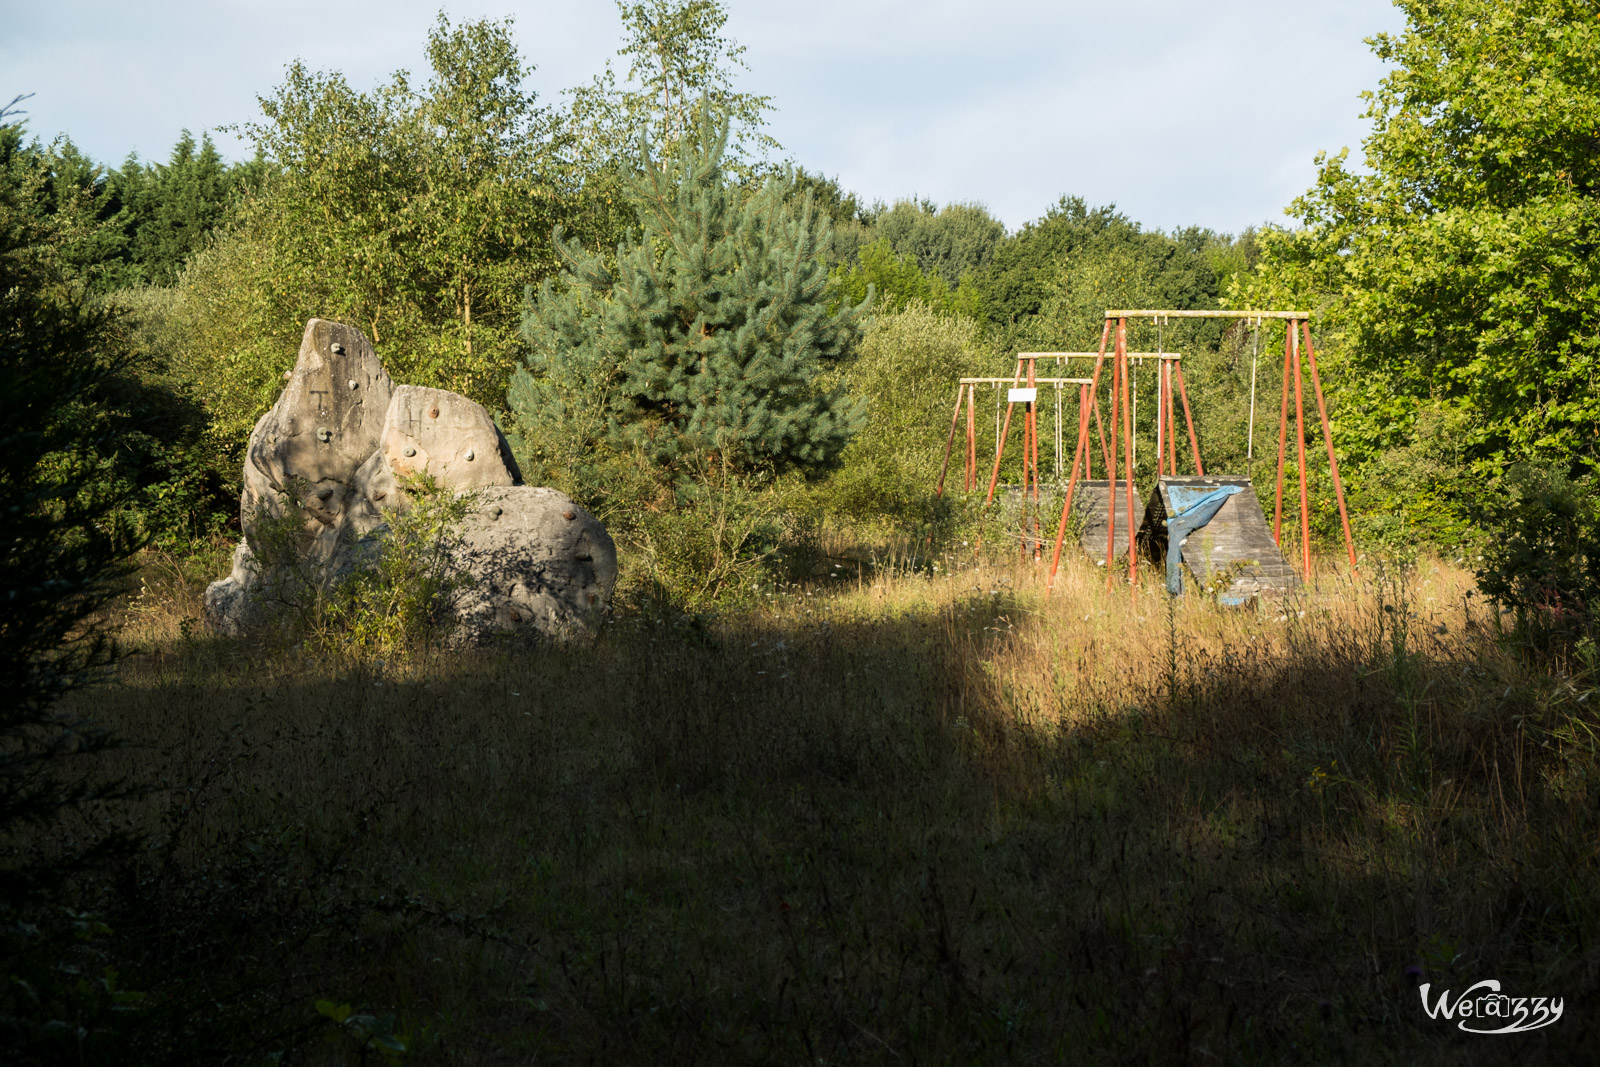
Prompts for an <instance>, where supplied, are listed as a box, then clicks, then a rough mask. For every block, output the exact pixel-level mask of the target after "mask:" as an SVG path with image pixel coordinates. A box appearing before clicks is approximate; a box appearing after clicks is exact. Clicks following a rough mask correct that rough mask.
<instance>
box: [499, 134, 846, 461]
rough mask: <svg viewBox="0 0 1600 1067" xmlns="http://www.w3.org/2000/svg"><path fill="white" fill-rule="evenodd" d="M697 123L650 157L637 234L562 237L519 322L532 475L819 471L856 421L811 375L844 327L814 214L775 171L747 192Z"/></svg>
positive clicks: (517, 392)
mask: <svg viewBox="0 0 1600 1067" xmlns="http://www.w3.org/2000/svg"><path fill="white" fill-rule="evenodd" d="M726 136H727V134H726V129H725V128H723V129H721V130H718V129H716V128H714V127H712V126H711V125H710V124H709V122H707V123H703V124H702V125H701V127H700V129H699V132H698V137H697V138H696V139H695V140H693V141H684V142H682V143H681V144H680V148H679V152H678V154H677V156H676V158H675V159H674V160H673V161H672V162H671V164H670V165H667V166H663V165H658V164H657V163H656V162H655V161H654V160H652V159H651V158H650V157H649V156H648V155H646V156H645V157H644V161H643V162H644V165H643V168H642V169H641V170H640V171H639V172H638V174H637V175H636V176H635V177H634V179H633V181H632V182H631V188H630V193H631V195H632V197H633V204H634V207H635V210H636V211H637V213H638V216H639V218H640V221H641V224H642V232H641V234H640V236H639V238H638V239H637V240H636V241H635V242H633V243H632V244H631V245H630V246H627V247H619V248H618V250H617V252H616V257H615V265H614V266H612V265H608V263H607V257H605V256H603V255H601V254H599V253H596V252H588V251H585V250H584V249H583V248H582V247H580V246H578V245H576V244H574V245H569V246H566V251H567V254H568V257H569V262H570V267H569V269H568V270H567V271H566V272H564V273H563V275H562V277H561V279H560V282H561V284H560V285H559V286H557V285H555V284H553V283H551V282H547V283H546V284H545V285H544V287H543V288H542V289H541V290H540V292H539V293H538V296H537V298H536V299H535V300H534V301H533V304H532V306H531V307H530V309H529V313H528V316H527V318H526V320H525V325H524V335H525V337H526V339H527V342H528V345H529V350H530V354H529V357H528V367H527V369H526V370H525V371H520V372H518V374H517V375H516V377H515V379H514V380H513V382H512V387H511V392H510V396H509V402H510V406H511V409H512V411H513V412H514V414H515V419H516V428H517V432H518V437H519V440H520V442H521V447H522V449H523V452H524V454H525V455H526V457H527V462H528V469H530V470H538V471H543V472H546V473H547V475H548V476H551V477H554V478H556V479H557V480H558V481H560V482H562V483H563V484H570V485H572V486H574V487H575V488H579V489H580V490H581V489H582V488H585V481H586V477H585V475H584V474H583V473H582V470H583V468H584V467H585V466H586V465H590V464H594V463H597V462H603V461H604V457H605V455H607V454H610V455H627V456H630V457H637V459H638V460H639V461H642V462H644V463H645V464H648V465H650V466H652V467H655V468H657V469H659V470H660V471H661V472H663V473H664V474H665V475H667V476H668V477H669V478H670V477H671V476H673V475H678V474H682V473H683V472H685V471H687V470H690V469H694V468H695V467H696V466H697V465H699V464H703V463H704V464H710V465H712V466H717V465H722V464H728V465H730V466H731V467H733V468H735V469H740V470H751V469H758V468H766V467H776V468H778V469H786V468H800V469H808V470H816V469H820V468H823V467H825V466H827V465H828V464H829V463H830V462H832V460H833V459H834V458H835V457H836V456H837V455H838V453H839V451H840V450H841V449H842V448H843V447H844V446H845V444H846V443H847V442H848V441H849V439H850V437H851V435H852V434H853V433H854V432H855V430H856V429H857V428H858V426H859V424H860V414H859V412H858V411H857V408H856V406H855V405H854V404H852V403H851V402H850V401H849V400H847V399H846V397H845V396H844V395H843V394H842V392H840V391H838V390H825V389H823V388H821V386H820V384H819V382H818V375H819V373H820V372H821V371H822V370H824V369H825V368H826V367H827V365H828V364H829V363H830V362H831V361H836V360H838V359H839V358H840V357H841V356H842V355H843V354H844V353H845V351H846V349H847V346H848V345H849V344H850V342H851V340H852V336H853V332H854V329H855V327H854V318H855V315H856V311H855V309H850V308H846V309H840V310H830V308H829V303H830V297H831V294H830V292H829V289H828V284H827V282H828V277H827V266H826V263H825V261H824V258H823V257H824V250H825V249H826V248H827V246H828V242H829V230H828V226H827V223H826V221H825V220H822V219H819V218H818V217H817V216H816V214H815V213H814V212H813V211H812V210H811V208H810V205H809V204H807V203H802V204H801V205H799V207H798V209H796V207H795V206H794V205H793V204H792V202H791V198H790V196H789V190H788V187H787V182H786V181H785V180H784V179H782V178H772V179H769V180H768V181H767V182H765V183H764V184H763V185H762V186H761V188H760V189H759V190H758V191H757V192H755V193H754V195H751V196H749V197H746V195H745V193H744V190H743V189H742V188H741V187H740V186H738V185H736V184H734V183H733V182H731V181H730V180H729V177H728V176H727V174H726V173H725V172H724V169H723V151H724V146H725V143H726Z"/></svg>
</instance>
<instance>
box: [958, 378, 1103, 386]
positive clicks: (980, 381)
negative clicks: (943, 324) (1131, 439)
mask: <svg viewBox="0 0 1600 1067" xmlns="http://www.w3.org/2000/svg"><path fill="white" fill-rule="evenodd" d="M1014 381H1015V379H1013V378H962V379H961V380H960V382H961V384H962V385H1011V384H1012V383H1013V382H1014ZM1089 381H1090V379H1088V378H1035V379H1034V383H1035V384H1036V385H1088V384H1089Z"/></svg>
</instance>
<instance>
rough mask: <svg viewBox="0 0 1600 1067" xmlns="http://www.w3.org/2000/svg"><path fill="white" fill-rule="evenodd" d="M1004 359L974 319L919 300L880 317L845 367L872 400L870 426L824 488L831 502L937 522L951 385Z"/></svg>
mask: <svg viewBox="0 0 1600 1067" xmlns="http://www.w3.org/2000/svg"><path fill="white" fill-rule="evenodd" d="M997 363H998V359H997V357H995V356H994V355H993V354H992V353H991V352H990V351H989V350H988V349H987V348H986V347H985V346H984V345H983V343H982V342H981V341H980V339H979V335H978V325H977V323H975V322H974V321H973V320H971V319H967V318H958V317H955V316H951V315H947V314H942V313H941V312H939V311H937V310H935V309H934V308H933V307H931V306H929V305H928V304H925V303H920V302H915V301H914V302H912V303H910V304H908V305H906V307H905V308H904V309H902V310H900V311H895V312H891V313H888V314H879V315H876V316H874V317H873V320H872V322H871V324H870V325H869V326H868V328H867V331H866V335H865V337H863V339H862V341H861V347H860V352H859V354H858V355H857V356H856V358H855V360H854V361H853V362H851V363H850V364H849V366H848V367H846V368H845V369H844V370H843V371H842V372H841V373H840V377H841V378H842V379H843V381H844V383H845V384H846V385H847V386H848V387H849V389H850V390H851V392H853V393H854V394H855V395H856V396H859V397H861V398H863V399H864V400H866V402H867V424H866V427H865V428H864V429H863V430H862V431H861V432H860V433H859V434H857V435H856V437H855V439H854V440H853V441H851V442H850V445H849V447H847V448H846V449H845V451H844V455H843V457H842V463H841V466H840V469H839V470H838V471H836V472H834V473H833V474H832V475H831V476H830V477H829V478H828V479H827V481H826V482H824V483H822V484H821V485H820V486H819V487H818V489H817V500H818V502H819V504H820V505H821V506H822V508H823V509H824V510H825V511H826V512H828V513H829V514H832V515H839V516H844V517H847V518H850V519H853V520H855V521H858V522H867V523H873V522H880V523H881V522H883V521H887V522H889V523H890V524H891V525H895V526H901V527H904V526H907V525H919V524H923V523H926V522H928V521H929V520H930V519H931V518H932V516H933V511H934V496H933V490H934V483H935V482H936V481H937V480H938V477H939V464H940V461H941V459H942V457H943V454H944V450H943V444H944V436H945V434H947V433H948V432H949V427H950V412H951V410H952V408H953V407H954V404H955V394H956V391H955V389H953V388H951V386H953V385H955V384H956V380H957V379H958V378H960V377H962V376H963V375H967V376H976V375H980V374H982V373H983V371H984V369H985V366H986V365H987V366H988V367H990V368H993V367H995V366H996V365H997ZM981 399H983V398H982V397H981V396H980V400H981ZM957 436H958V437H959V438H960V440H959V441H958V442H957V445H958V447H957V449H956V450H954V451H952V453H951V458H950V463H951V466H952V467H953V468H954V474H955V477H954V480H953V481H950V480H948V479H947V483H946V484H947V486H950V487H954V486H958V485H959V484H960V479H961V456H960V454H959V452H960V448H962V447H965V440H966V438H965V431H964V430H958V431H957Z"/></svg>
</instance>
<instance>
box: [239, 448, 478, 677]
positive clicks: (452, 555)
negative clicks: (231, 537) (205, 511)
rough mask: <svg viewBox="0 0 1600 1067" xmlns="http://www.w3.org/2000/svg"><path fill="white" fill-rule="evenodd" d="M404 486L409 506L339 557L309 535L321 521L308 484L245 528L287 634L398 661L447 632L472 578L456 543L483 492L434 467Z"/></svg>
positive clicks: (261, 591) (357, 655)
mask: <svg viewBox="0 0 1600 1067" xmlns="http://www.w3.org/2000/svg"><path fill="white" fill-rule="evenodd" d="M402 488H404V490H405V498H406V503H405V505H404V506H402V507H397V508H395V509H393V510H390V511H387V512H386V513H385V516H384V517H385V520H386V521H385V523H384V525H382V526H380V527H378V528H377V529H376V530H374V531H373V532H372V533H371V534H369V535H367V537H366V538H364V539H363V540H362V542H361V543H360V544H358V545H355V546H345V547H344V548H343V551H342V552H340V553H339V554H336V555H333V556H331V557H330V556H329V555H328V554H327V552H326V549H323V550H321V551H319V546H318V545H317V544H316V542H315V541H314V539H313V538H312V537H311V536H310V533H309V529H310V527H313V526H315V525H316V520H315V519H311V518H309V517H308V516H307V514H306V509H305V506H304V504H303V503H302V496H303V492H304V489H305V487H304V486H300V485H297V486H295V487H294V489H295V491H294V492H292V493H288V494H284V495H283V496H282V497H281V498H280V501H279V505H278V506H277V507H276V508H271V509H267V508H264V509H262V510H260V511H258V512H257V513H256V515H255V516H254V517H253V520H252V522H251V524H250V526H251V529H250V532H249V534H248V535H247V536H248V540H249V544H250V551H251V554H252V555H254V556H255V559H256V561H257V563H258V564H259V565H260V567H261V569H262V573H261V578H260V584H259V586H258V587H257V590H256V593H255V595H256V596H257V597H258V599H259V600H260V601H261V602H263V604H264V605H266V607H267V612H268V615H269V616H270V617H271V618H272V619H273V620H274V621H275V622H276V623H277V624H278V626H279V632H280V633H281V635H282V636H284V637H287V638H288V639H290V640H295V641H299V640H307V641H309V642H311V643H312V644H314V645H316V646H318V647H321V648H322V649H323V650H325V651H326V652H328V653H330V654H332V655H334V656H337V657H343V658H348V659H354V660H392V659H394V658H397V657H400V656H403V655H406V654H408V653H410V652H414V651H419V650H424V649H427V648H430V647H433V646H434V645H437V644H438V643H439V642H440V641H441V640H443V639H445V638H447V637H448V636H449V634H450V632H451V631H452V629H453V628H454V615H453V612H452V610H451V609H452V608H453V607H454V605H455V601H456V597H457V594H459V593H460V592H461V591H462V590H463V589H467V588H469V587H470V586H471V585H472V577H471V575H470V574H469V573H467V571H466V570H465V568H463V567H462V566H461V564H460V563H459V561H458V557H457V554H456V550H457V549H458V548H459V547H460V545H461V522H462V520H463V519H464V518H466V516H467V514H468V513H469V512H471V510H472V509H473V507H474V506H476V503H477V497H476V495H475V494H472V493H464V494H460V495H457V494H455V493H451V492H449V491H448V490H445V489H442V488H440V487H439V486H438V485H437V484H436V483H435V482H434V481H433V479H432V478H430V477H429V476H427V475H426V474H423V475H418V476H416V477H413V478H409V479H406V480H404V481H403V482H402ZM346 553H348V554H346Z"/></svg>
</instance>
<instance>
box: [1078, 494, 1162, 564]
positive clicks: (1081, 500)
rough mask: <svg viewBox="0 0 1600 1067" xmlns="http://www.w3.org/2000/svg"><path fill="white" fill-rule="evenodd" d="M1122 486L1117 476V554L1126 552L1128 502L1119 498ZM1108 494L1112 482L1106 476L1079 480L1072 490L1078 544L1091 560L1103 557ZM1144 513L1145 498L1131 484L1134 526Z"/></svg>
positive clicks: (1120, 554)
mask: <svg viewBox="0 0 1600 1067" xmlns="http://www.w3.org/2000/svg"><path fill="white" fill-rule="evenodd" d="M1122 486H1123V482H1122V481H1121V479H1118V481H1117V532H1116V537H1117V545H1116V554H1117V555H1118V556H1124V555H1127V552H1128V511H1127V507H1128V505H1127V502H1126V501H1125V500H1123V497H1122V492H1123V489H1122ZM1110 496H1111V482H1110V480H1109V479H1106V478H1101V479H1099V480H1097V481H1082V482H1079V483H1078V485H1077V488H1076V489H1074V490H1073V493H1072V513H1073V514H1074V515H1076V516H1078V519H1079V521H1080V522H1081V523H1082V524H1083V525H1082V526H1081V527H1080V533H1079V535H1078V544H1079V545H1080V546H1081V547H1082V548H1083V551H1084V552H1085V553H1087V554H1088V556H1089V558H1091V559H1100V560H1104V559H1105V558H1106V501H1107V500H1108V499H1109V498H1110ZM1144 513H1145V506H1144V497H1142V496H1140V495H1139V487H1138V486H1134V487H1133V521H1134V523H1135V524H1136V525H1137V524H1138V522H1139V520H1140V517H1141V516H1143V515H1144Z"/></svg>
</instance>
